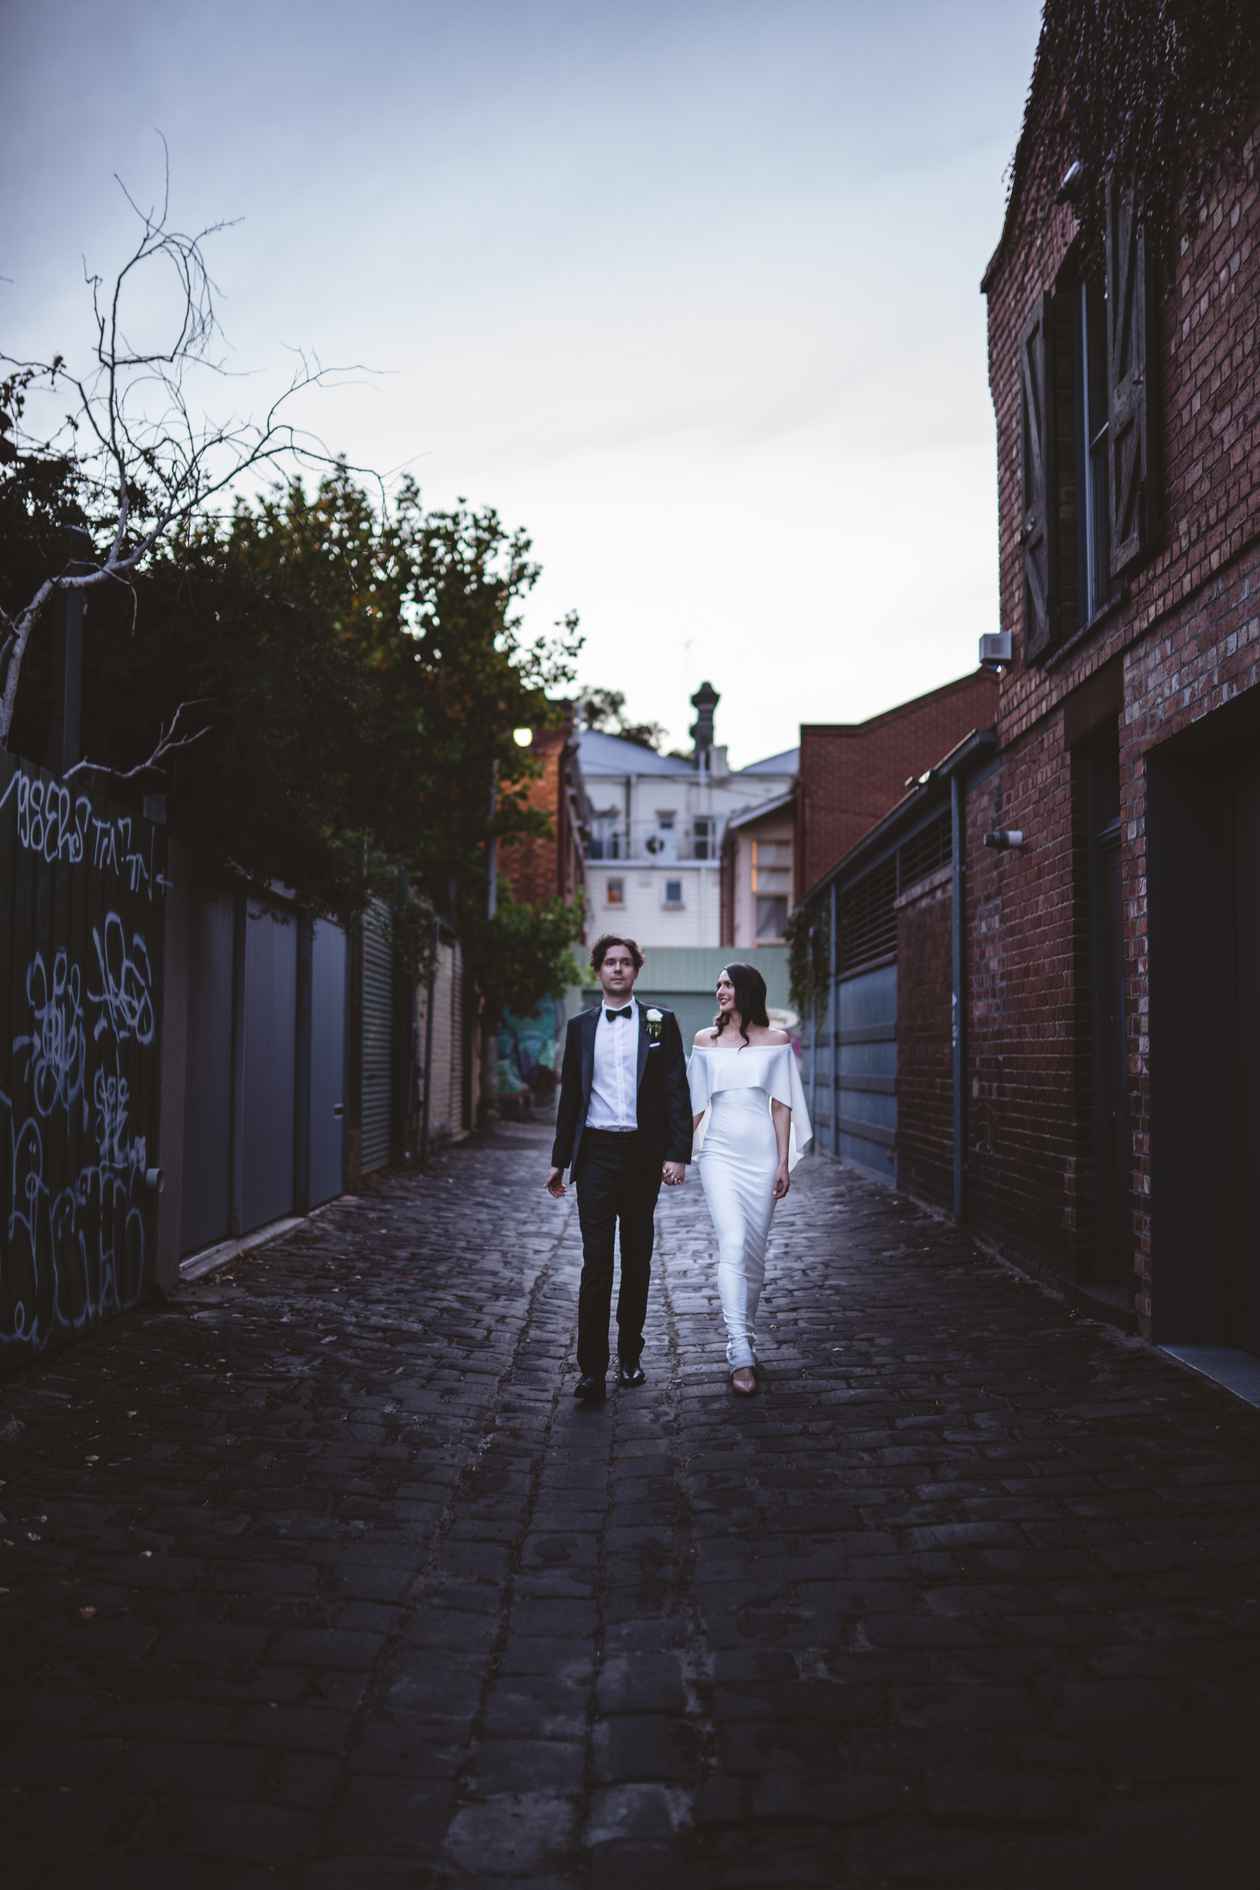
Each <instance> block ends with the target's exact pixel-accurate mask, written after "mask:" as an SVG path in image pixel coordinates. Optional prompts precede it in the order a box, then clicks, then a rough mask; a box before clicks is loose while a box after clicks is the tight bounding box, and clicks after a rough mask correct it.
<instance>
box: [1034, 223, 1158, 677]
mask: <svg viewBox="0 0 1260 1890" xmlns="http://www.w3.org/2000/svg"><path fill="white" fill-rule="evenodd" d="M1152 308H1153V297H1152V294H1151V287H1150V281H1149V269H1148V262H1147V255H1146V242H1145V237H1144V234H1143V231H1142V226H1141V222H1140V220H1139V219H1138V218H1137V217H1136V216H1135V214H1134V210H1133V201H1132V198H1131V197H1129V196H1127V195H1125V194H1124V193H1122V192H1120V191H1119V190H1114V191H1112V192H1111V193H1110V195H1109V198H1108V210H1107V223H1106V241H1105V244H1104V253H1103V255H1102V257H1101V258H1093V257H1088V256H1084V255H1082V254H1080V253H1079V251H1077V252H1074V253H1073V254H1071V255H1070V256H1069V257H1068V260H1067V262H1066V263H1065V264H1064V266H1063V268H1062V270H1061V271H1060V273H1059V276H1058V277H1057V279H1056V281H1055V284H1054V288H1053V290H1051V291H1050V292H1048V293H1046V294H1044V295H1043V296H1042V297H1041V298H1040V300H1039V301H1038V303H1037V306H1036V308H1035V309H1034V310H1033V314H1032V316H1031V318H1030V320H1029V322H1028V325H1027V327H1026V328H1025V330H1024V333H1023V336H1022V337H1021V341H1020V360H1019V398H1020V436H1021V463H1022V480H1023V489H1022V517H1021V521H1020V534H1019V537H1020V549H1021V555H1022V560H1023V597H1024V615H1023V622H1024V658H1025V661H1027V662H1037V661H1039V660H1040V659H1042V658H1043V657H1045V656H1047V655H1049V654H1050V653H1051V652H1052V651H1053V650H1054V649H1055V648H1056V647H1057V646H1058V645H1059V644H1060V643H1062V642H1064V641H1065V640H1066V639H1067V638H1068V637H1070V636H1072V635H1073V634H1074V632H1076V631H1077V630H1079V629H1081V628H1083V627H1084V626H1085V625H1086V624H1088V623H1090V622H1092V621H1093V619H1094V618H1095V617H1096V616H1097V615H1098V613H1099V612H1100V611H1101V610H1103V609H1104V608H1105V607H1106V605H1107V604H1108V602H1109V601H1110V600H1111V599H1112V598H1113V597H1114V595H1115V593H1116V590H1117V587H1118V585H1119V583H1120V581H1121V580H1122V579H1123V577H1124V576H1125V575H1126V573H1127V572H1128V571H1129V570H1130V569H1131V568H1132V567H1133V566H1134V565H1135V564H1136V563H1138V561H1139V560H1140V559H1141V558H1142V557H1143V556H1144V555H1145V554H1146V553H1147V552H1148V551H1149V549H1150V547H1151V542H1152V535H1153V524H1154V511H1155V505H1154V497H1155V495H1154V485H1153V479H1152V464H1153V453H1152V430H1153V417H1152V401H1151V391H1150V382H1151V378H1152V375H1153V371H1154V367H1155V360H1154V349H1153V346H1152V338H1151V312H1152Z"/></svg>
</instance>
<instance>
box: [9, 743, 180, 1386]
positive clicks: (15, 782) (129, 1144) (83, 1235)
mask: <svg viewBox="0 0 1260 1890" xmlns="http://www.w3.org/2000/svg"><path fill="white" fill-rule="evenodd" d="M166 889H167V880H166V876H165V840H164V834H163V831H162V829H161V828H159V827H157V826H155V825H154V824H153V823H152V822H150V821H147V820H145V819H143V818H142V817H141V816H139V815H137V814H136V813H135V812H134V811H133V810H132V809H131V808H130V807H128V806H126V805H125V804H123V803H122V802H121V801H120V800H117V799H115V798H114V797H113V796H111V795H110V794H109V793H108V792H107V791H103V790H102V789H101V788H100V786H99V785H98V777H93V776H92V775H90V774H86V773H85V774H83V775H80V776H78V777H75V778H71V779H70V780H67V781H63V780H60V779H58V777H57V776H55V775H53V774H50V773H49V772H47V771H46V770H44V769H41V768H35V767H32V766H30V765H29V764H28V763H26V762H24V761H21V760H19V759H18V758H17V757H15V756H12V755H9V754H6V753H3V752H0V1371H3V1370H4V1369H5V1368H6V1367H8V1366H11V1365H13V1364H14V1363H15V1362H17V1361H18V1360H19V1359H21V1358H24V1357H29V1356H30V1355H31V1354H32V1353H36V1352H40V1351H42V1350H43V1349H44V1348H45V1347H46V1346H47V1345H48V1344H49V1342H50V1341H51V1340H53V1339H56V1338H58V1337H64V1336H67V1335H70V1334H73V1333H75V1332H78V1331H81V1330H83V1329H84V1328H87V1327H90V1326H92V1325H94V1324H95V1323H96V1322H97V1321H99V1320H101V1319H104V1318H107V1317H108V1316H109V1315H110V1314H112V1313H115V1312H119V1311H121V1310H122V1309H123V1308H125V1307H128V1306H133V1305H135V1303H136V1302H137V1301H138V1300H139V1299H140V1297H141V1294H142V1293H143V1291H144V1288H145V1285H146V1283H147V1281H148V1280H149V1279H150V1278H151V1276H152V1266H153V1256H154V1250H155V1233H156V1220H157V1192H156V1188H155V1186H154V1185H153V1183H154V1180H155V1173H154V1171H152V1169H151V1160H152V1158H151V1155H150V1151H151V1150H152V1149H154V1148H155V1147H156V1142H157V1127H158V1091H159V1030H160V1018H161V992H162V976H161V972H162V967H161V947H162V934H163V911H162V902H163V899H164V897H165V893H166Z"/></svg>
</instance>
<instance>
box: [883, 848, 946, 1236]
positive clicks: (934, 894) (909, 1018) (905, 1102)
mask: <svg viewBox="0 0 1260 1890" xmlns="http://www.w3.org/2000/svg"><path fill="white" fill-rule="evenodd" d="M951 881H952V869H951V868H950V867H948V866H944V867H941V868H940V869H939V870H938V871H937V872H935V873H929V874H928V876H927V878H926V879H922V880H920V881H919V882H918V884H917V885H915V886H912V887H911V888H910V890H909V891H908V892H905V893H903V894H902V895H901V897H900V899H899V900H898V901H897V988H898V1006H897V1186H898V1187H899V1188H904V1189H905V1191H906V1192H907V1193H908V1194H912V1195H914V1196H915V1197H916V1198H917V1199H918V1200H920V1201H929V1202H931V1203H932V1204H933V1205H934V1206H936V1207H942V1208H948V1207H949V1206H950V1204H951V1202H952V1200H953V1190H954V1180H953V1147H954V1128H953V1109H954V1083H953V1061H952V1054H951V1029H952V1012H953V1005H952V1002H951V988H952V968H951V963H950V957H951V944H950V921H951V915H952V912H953V905H954V901H953V893H952V890H951Z"/></svg>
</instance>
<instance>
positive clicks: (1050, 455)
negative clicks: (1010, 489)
mask: <svg viewBox="0 0 1260 1890" xmlns="http://www.w3.org/2000/svg"><path fill="white" fill-rule="evenodd" d="M1052 363H1053V356H1052V352H1051V345H1050V297H1049V296H1048V295H1043V296H1042V297H1041V299H1040V300H1039V302H1038V303H1037V306H1036V308H1035V310H1034V311H1033V315H1032V319H1031V320H1030V321H1029V323H1028V326H1027V327H1026V328H1025V330H1024V333H1023V338H1022V339H1021V341H1020V344H1019V411H1020V435H1021V440H1022V445H1023V482H1024V489H1023V516H1022V518H1021V520H1020V531H1019V542H1020V550H1021V553H1022V555H1023V564H1024V661H1025V662H1031V661H1033V660H1034V659H1035V658H1036V657H1038V656H1040V655H1042V654H1043V653H1044V652H1045V650H1046V649H1047V648H1048V647H1049V644H1050V640H1051V628H1052V625H1053V623H1054V608H1055V599H1054V596H1053V590H1054V419H1053V416H1054V403H1053V398H1052V396H1053V389H1052V386H1051V378H1052V371H1053V369H1052Z"/></svg>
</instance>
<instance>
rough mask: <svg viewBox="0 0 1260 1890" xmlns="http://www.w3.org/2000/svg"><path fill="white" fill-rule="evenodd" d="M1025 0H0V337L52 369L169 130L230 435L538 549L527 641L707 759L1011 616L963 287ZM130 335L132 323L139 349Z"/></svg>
mask: <svg viewBox="0 0 1260 1890" xmlns="http://www.w3.org/2000/svg"><path fill="white" fill-rule="evenodd" d="M1039 18H1040V5H1039V4H1037V3H1035V0H959V3H958V4H947V3H942V0H885V4H883V5H882V6H877V5H872V4H869V0H867V3H865V4H860V5H859V4H852V3H851V0H832V4H829V5H828V4H823V3H822V0H778V4H776V5H774V6H767V5H765V4H764V0H760V3H759V4H755V5H754V4H742V3H737V0H713V3H711V4H710V3H705V0H680V3H679V4H673V5H665V4H659V3H657V0H653V3H649V4H635V3H634V0H631V3H630V4H628V5H623V6H620V7H616V8H614V7H611V6H598V5H592V4H587V5H578V4H566V3H565V0H520V3H519V4H515V5H509V4H504V3H503V0H500V3H498V4H491V3H490V0H465V3H464V4H462V5H456V6H454V7H452V6H442V7H437V6H434V5H430V4H428V0H408V3H407V4H400V3H397V0H359V4H357V5H354V6H349V7H347V6H345V5H338V6H336V7H334V6H332V5H330V4H328V0H310V3H308V4H303V3H302V0H296V3H295V0H286V3H285V4H284V5H280V4H276V0H248V4H246V0H219V4H218V5H217V6H215V7H213V8H206V7H204V6H200V5H199V6H193V5H191V4H189V3H188V0H164V3H163V4H161V5H158V4H156V3H155V0H115V4H112V5H110V6H108V7H105V6H101V5H100V4H99V0H0V32H2V34H3V45H2V46H0V167H2V170H3V176H4V180H5V190H4V197H3V206H2V210H0V215H2V219H3V221H2V225H0V252H2V253H0V346H3V348H4V349H5V350H6V351H7V352H9V353H11V354H19V355H32V354H47V353H51V352H52V351H53V350H56V349H60V350H62V351H63V352H65V353H67V354H72V353H73V351H74V350H75V349H76V348H78V347H80V346H81V344H82V341H83V339H84V337H85V334H86V328H85V315H86V312H87V298H86V291H85V289H84V286H83V275H82V267H83V259H86V262H87V264H88V266H89V268H91V269H94V270H99V271H100V272H101V273H102V274H105V275H109V274H111V273H112V271H113V270H114V268H116V266H117V265H118V263H119V262H120V261H121V260H122V258H123V257H124V255H125V254H126V251H127V246H128V244H129V243H130V242H131V241H132V239H133V235H134V230H135V224H134V219H133V218H132V215H131V212H130V211H129V210H128V209H127V206H126V204H125V202H124V200H123V198H122V196H121V193H120V191H119V189H118V185H117V184H116V182H115V181H114V173H115V172H117V173H118V174H119V176H121V177H122V178H123V179H124V181H125V182H126V183H127V185H128V186H129V188H130V189H131V190H132V192H133V194H134V195H135V196H136V197H137V198H138V199H141V200H143V201H144V202H146V203H148V202H151V201H153V199H154V197H155V196H159V195H160V192H161V181H162V150H161V144H160V141H159V139H158V137H157V135H156V133H157V132H158V131H161V132H163V133H164V134H165V136H166V138H167V141H168V143H169V147H170V154H171V168H172V205H171V209H172V218H173V221H174V222H176V223H177V224H178V225H179V226H181V227H182V228H184V229H191V228H194V227H198V226H200V225H203V224H206V223H210V222H217V221H219V220H222V219H231V218H239V219H241V221H240V222H239V223H238V224H237V225H236V227H235V228H232V229H230V230H226V231H224V232H223V233H222V234H220V235H218V236H216V237H214V238H213V239H212V241H211V242H210V244H209V245H208V255H209V259H210V263H211V267H212V271H213V274H214V277H215V280H216V282H217V284H218V287H219V291H220V303H219V314H220V319H221V321H222V325H223V328H224V331H225V338H226V345H227V348H228V349H229V350H230V365H231V366H232V367H233V368H234V369H236V370H237V371H239V372H242V373H246V374H248V376H249V378H248V379H246V380H244V381H240V382H236V383H233V384H232V386H231V388H230V390H229V391H230V397H231V401H232V403H233V405H234V406H235V407H236V409H237V410H238V411H241V410H245V411H248V410H254V411H257V410H258V409H259V408H261V407H262V406H263V405H264V404H265V403H266V401H267V400H268V399H269V398H270V397H271V396H272V395H273V394H274V393H275V392H276V391H277V389H278V388H279V387H280V386H281V385H282V384H283V383H284V381H285V380H286V378H287V377H288V374H289V372H290V369H291V365H292V359H293V357H292V355H291V354H290V353H287V352H286V350H288V349H293V348H303V349H307V350H310V351H313V352H314V353H316V354H318V356H319V357H320V358H321V359H322V360H323V361H324V362H325V363H327V364H330V365H340V364H343V363H349V362H359V363H364V364H365V365H366V366H367V367H368V368H370V369H372V370H373V371H374V372H373V373H372V374H370V375H360V376H358V377H356V382H355V384H354V385H352V386H348V387H345V388H342V389H341V390H340V391H336V392H324V393H320V394H318V395H315V396H313V397H312V398H310V399H308V400H307V401H306V402H305V404H304V406H303V409H302V414H301V417H302V419H303V420H304V422H305V423H306V424H307V425H308V426H310V427H311V428H312V429H313V430H315V431H316V432H317V433H318V434H319V435H320V436H321V437H322V438H323V439H324V440H325V441H326V442H327V444H328V446H329V447H330V448H332V449H340V450H344V452H345V453H346V454H347V455H348V457H349V458H350V459H351V460H352V461H355V462H358V463H360V464H364V465H370V466H373V467H376V468H377V469H379V470H380V471H381V472H385V473H391V472H396V471H397V470H398V469H401V468H405V469H407V470H409V471H411V472H412V473H413V474H414V475H415V477H416V478H417V479H418V480H419V482H420V484H421V487H422V489H423V492H424V495H425V497H426V499H427V500H428V502H429V503H430V504H432V505H442V504H447V503H449V502H451V501H452V500H454V499H455V497H456V496H457V495H463V496H464V497H466V498H467V499H468V500H469V501H470V502H471V503H473V504H475V505H483V504H490V505H494V506H495V507H497V508H498V510H499V511H500V512H501V514H502V515H503V517H504V520H505V521H506V522H507V523H508V524H509V525H513V526H515V525H520V526H523V527H524V528H525V529H526V530H527V531H528V532H529V533H530V535H531V536H532V538H533V540H534V547H535V553H536V555H537V557H538V559H539V560H540V562H541V563H542V566H543V580H542V582H541V584H540V585H539V587H538V590H537V591H536V592H535V594H534V599H533V601H532V603H531V607H530V616H529V623H530V625H531V627H532V628H534V629H537V630H541V629H543V628H545V627H546V626H547V625H548V624H549V623H550V622H551V621H552V620H553V619H554V618H555V617H557V616H559V615H560V614H561V612H563V611H565V610H568V609H575V610H577V611H578V613H579V614H580V616H581V619H582V624H583V628H584V630H585V632H586V637H587V645H586V650H585V652H584V658H583V666H582V680H583V681H584V682H586V683H600V684H605V685H609V686H612V687H616V688H621V689H624V690H625V692H626V694H627V697H628V702H629V707H630V708H631V710H632V711H633V713H634V714H635V715H636V716H637V717H641V718H644V719H651V720H657V721H660V722H662V723H664V724H665V725H666V727H667V728H668V730H669V732H670V735H671V737H672V738H673V739H674V740H675V741H682V740H684V739H685V734H686V728H687V725H688V723H689V721H690V719H691V713H692V712H691V709H690V707H689V704H688V701H687V698H688V697H689V696H690V695H691V693H692V692H693V691H694V689H695V688H696V686H697V684H698V683H699V682H700V681H701V679H702V678H706V677H707V678H708V679H709V680H711V681H712V683H713V684H714V686H715V688H717V689H718V690H719V691H720V692H721V697H722V701H721V705H720V707H719V709H718V727H717V735H718V740H719V741H724V742H726V743H728V744H729V746H730V750H731V759H732V761H733V762H735V763H736V764H737V765H738V764H739V763H741V762H747V761H752V760H755V759H757V758H758V757H759V756H762V755H765V754H769V753H772V752H774V751H776V750H778V749H782V748H786V747H790V746H792V745H793V744H794V743H795V741H796V739H797V728H798V724H799V723H800V722H801V721H803V720H805V721H852V720H858V719H861V718H862V717H864V716H867V715H871V714H875V713H877V712H878V711H880V710H882V709H886V708H889V707H891V706H892V705H893V704H894V703H896V702H899V701H902V700H904V699H905V698H906V697H908V696H912V695H915V694H918V693H920V692H921V691H923V690H925V689H930V688H933V687H934V686H936V685H937V684H939V683H942V682H945V681H947V680H949V679H950V678H951V677H953V676H957V675H960V674H962V673H964V672H965V671H966V670H968V669H970V668H971V667H972V666H973V665H974V663H975V656H976V642H977V638H978V637H979V636H980V635H981V633H982V632H984V631H987V630H994V629H996V628H998V627H999V625H998V617H997V545H996V516H995V513H996V501H995V469H994V429H993V414H992V408H991V405H990V401H989V394H988V387H987V381H986V345H985V320H984V317H985V309H984V302H983V298H982V297H981V295H980V293H979V282H980V276H981V274H982V272H983V269H984V265H985V263H986V262H987V260H988V258H989V255H990V253H991V252H992V250H993V248H994V246H995V244H996V242H997V239H998V235H999V232H1000V229H1001V223H1002V214H1003V205H1004V197H1005V182H1004V172H1005V169H1006V166H1007V164H1008V161H1009V159H1010V156H1011V153H1012V151H1013V149H1014V145H1015V141H1016V138H1017V136H1018V132H1019V126H1020V119H1021V114H1022V108H1023V100H1024V94H1025V91H1026V88H1027V84H1028V78H1029V74H1030V71H1031V66H1032V59H1033V53H1034V50H1035V46H1036V40H1037V31H1038V24H1039ZM158 313H159V307H158V305H157V304H156V303H155V306H154V307H153V308H152V309H150V310H148V311H145V310H137V312H136V318H135V319H136V321H137V323H138V324H142V323H143V321H144V320H145V319H146V314H147V316H148V318H149V319H151V320H154V321H156V320H157V317H158Z"/></svg>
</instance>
